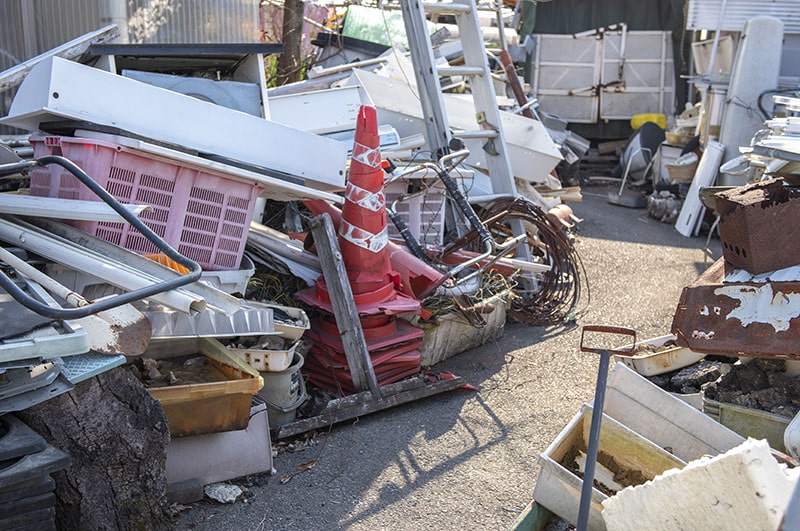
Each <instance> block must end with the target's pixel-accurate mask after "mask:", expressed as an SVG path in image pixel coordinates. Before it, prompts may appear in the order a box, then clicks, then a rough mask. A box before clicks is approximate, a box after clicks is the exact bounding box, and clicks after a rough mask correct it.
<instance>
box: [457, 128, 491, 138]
mask: <svg viewBox="0 0 800 531" xmlns="http://www.w3.org/2000/svg"><path fill="white" fill-rule="evenodd" d="M453 136H454V137H456V138H461V139H462V140H467V139H470V138H497V131H495V130H493V129H478V130H476V131H454V132H453Z"/></svg>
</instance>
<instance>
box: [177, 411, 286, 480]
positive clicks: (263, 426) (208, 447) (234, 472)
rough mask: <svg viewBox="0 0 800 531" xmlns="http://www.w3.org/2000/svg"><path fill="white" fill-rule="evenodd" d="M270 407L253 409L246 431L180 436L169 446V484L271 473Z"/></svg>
mask: <svg viewBox="0 0 800 531" xmlns="http://www.w3.org/2000/svg"><path fill="white" fill-rule="evenodd" d="M268 422H269V421H268V419H267V406H266V404H263V403H260V404H258V405H255V406H253V407H251V408H250V423H249V424H248V425H247V428H246V429H244V430H236V431H224V432H219V433H207V434H202V435H192V436H189V437H178V438H175V439H172V440H171V441H170V443H169V445H167V464H166V475H167V483H168V484H174V483H178V482H181V481H186V480H189V479H198V480H200V481H202V482H203V484H204V485H207V484H209V483H214V482H217V481H228V480H231V479H235V478H238V477H242V476H249V475H251V474H259V473H262V472H270V471H272V445H271V442H270V436H269V425H268Z"/></svg>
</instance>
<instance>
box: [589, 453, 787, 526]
mask: <svg viewBox="0 0 800 531" xmlns="http://www.w3.org/2000/svg"><path fill="white" fill-rule="evenodd" d="M798 474H800V471H797V470H796V469H792V470H789V469H787V468H786V467H785V466H783V465H780V464H778V462H777V461H776V460H775V458H773V457H772V454H771V453H770V448H769V444H767V442H766V441H764V440H756V439H747V440H746V441H745V442H743V443H742V444H741V445H739V446H737V447H735V448H733V449H731V450H729V451H727V452H725V453H724V454H720V455H717V456H715V457H711V458H707V457H704V458H701V459H698V460H696V461H692V462H690V463H688V464H687V465H686V466H685V467H684V468H683V469H680V470H677V469H676V470H670V471H667V472H665V473H664V474H662V475H660V476H657V477H655V478H654V479H653V480H652V481H648V482H646V483H644V484H642V485H638V486H636V487H628V488H626V489H624V490H621V491H619V492H618V493H617V494H616V495H615V496H612V497H610V498H608V499H606V500H604V501H603V502H602V505H603V511H602V513H601V514H602V516H603V521H604V522H605V524H606V528H607V529H614V530H615V531H625V530H631V531H633V530H636V531H638V530H641V529H778V528H779V525H780V522H781V518H782V517H783V514H784V512H785V511H786V507H787V505H788V503H789V500H790V498H791V496H792V492H793V491H794V487H795V485H796V483H797V478H798Z"/></svg>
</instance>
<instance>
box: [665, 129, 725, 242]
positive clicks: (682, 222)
mask: <svg viewBox="0 0 800 531" xmlns="http://www.w3.org/2000/svg"><path fill="white" fill-rule="evenodd" d="M724 153H725V146H724V145H723V144H720V143H719V142H715V141H713V140H710V141H709V142H708V144H707V145H706V150H705V151H704V152H703V156H702V157H700V164H698V165H697V171H696V172H695V174H694V179H692V184H691V185H689V191H688V192H686V199H685V200H684V202H683V207H682V208H681V212H680V214H678V220H677V221H676V222H675V229H676V230H677V231H678V232H679V233H681V234H682V235H683V236H686V237H687V238H689V237H691V236H692V234H693V233H694V229H695V227H697V226H699V224H700V219H701V216H700V212H701V211H702V209H703V208H704V207H703V203H702V202H701V201H700V188H702V187H704V186H709V185H711V184H712V183H713V182H714V179H716V178H717V172H718V171H719V165H720V163H721V162H722V155H723V154H724Z"/></svg>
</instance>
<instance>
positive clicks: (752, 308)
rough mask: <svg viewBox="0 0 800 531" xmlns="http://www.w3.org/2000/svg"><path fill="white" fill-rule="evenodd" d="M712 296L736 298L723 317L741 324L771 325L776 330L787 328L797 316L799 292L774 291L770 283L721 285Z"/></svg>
mask: <svg viewBox="0 0 800 531" xmlns="http://www.w3.org/2000/svg"><path fill="white" fill-rule="evenodd" d="M714 294H715V295H725V296H726V297H730V298H732V299H736V300H738V301H739V307H738V308H734V309H733V310H732V311H731V312H730V313H729V314H728V315H727V317H726V318H727V319H739V321H741V323H742V326H744V327H747V326H749V325H751V324H753V323H765V324H768V325H771V326H772V327H773V328H774V329H775V331H776V332H782V331H784V330H788V329H789V326H790V321H791V320H792V319H794V318H796V317H798V316H800V293H788V294H787V293H783V292H781V291H779V292H777V293H774V294H773V291H772V285H771V284H765V285H764V286H723V287H721V288H717V289H715V290H714Z"/></svg>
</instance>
